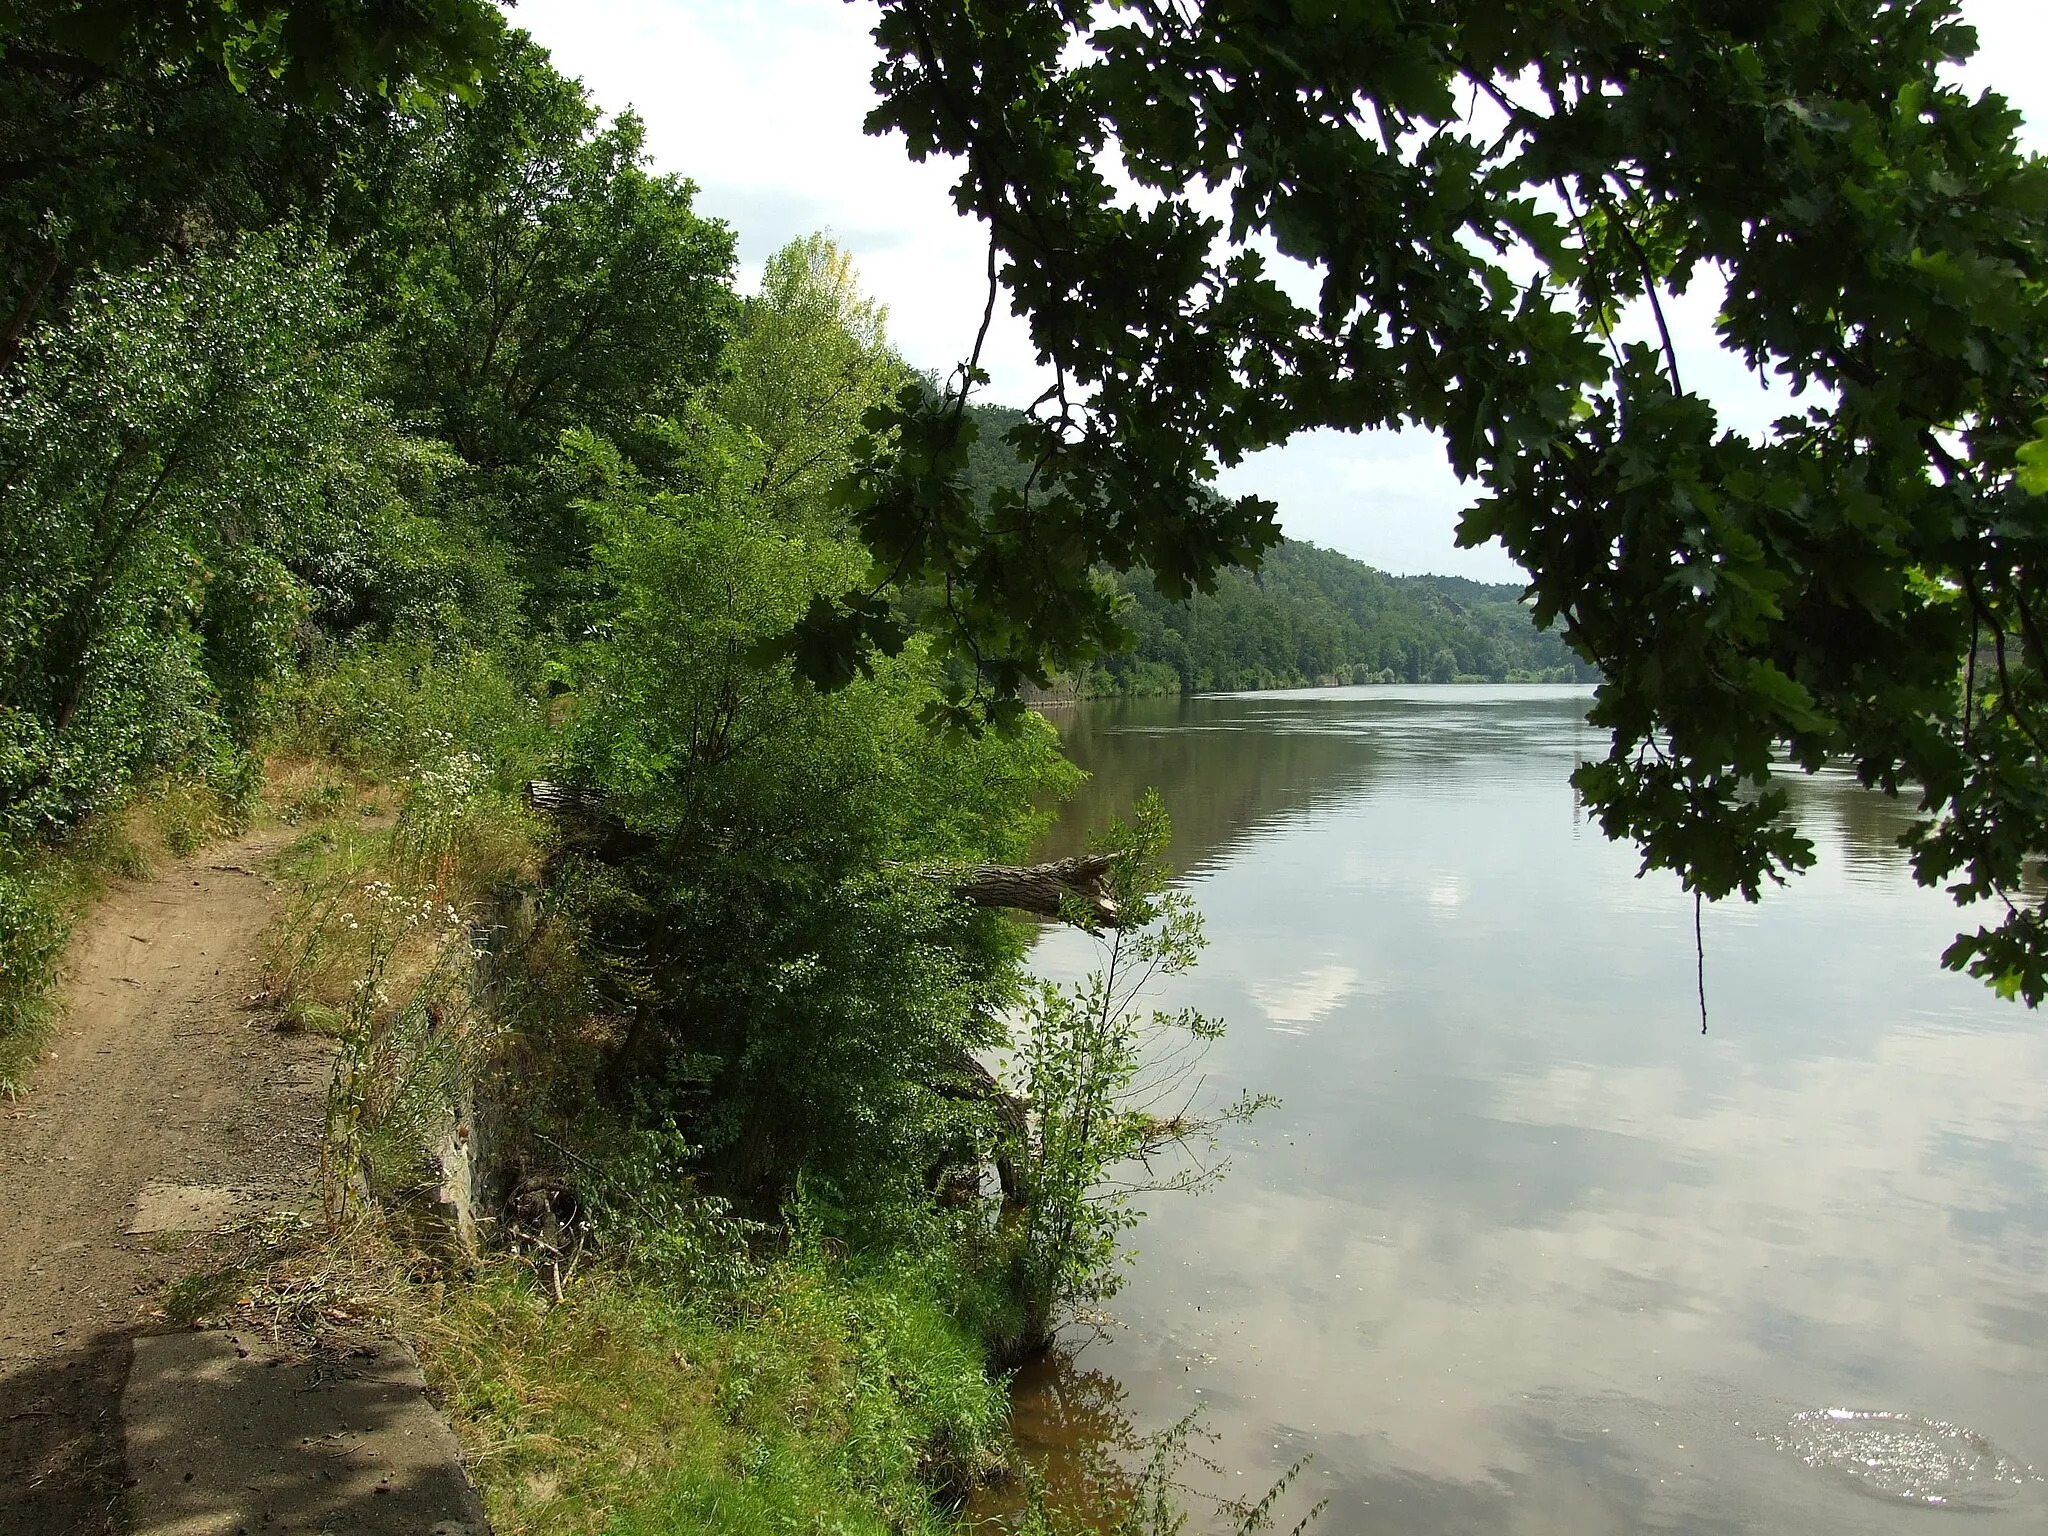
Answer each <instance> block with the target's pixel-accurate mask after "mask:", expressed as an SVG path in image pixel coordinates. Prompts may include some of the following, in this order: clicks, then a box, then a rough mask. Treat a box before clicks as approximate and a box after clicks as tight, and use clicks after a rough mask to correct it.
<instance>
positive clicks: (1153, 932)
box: [1008, 792, 1268, 1351]
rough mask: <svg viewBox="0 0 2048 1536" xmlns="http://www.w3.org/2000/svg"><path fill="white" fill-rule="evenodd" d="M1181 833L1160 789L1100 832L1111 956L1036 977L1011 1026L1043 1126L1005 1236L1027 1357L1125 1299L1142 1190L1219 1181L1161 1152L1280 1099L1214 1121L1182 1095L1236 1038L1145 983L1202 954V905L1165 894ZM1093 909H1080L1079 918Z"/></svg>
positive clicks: (1034, 1120)
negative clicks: (1126, 1263)
mask: <svg viewBox="0 0 2048 1536" xmlns="http://www.w3.org/2000/svg"><path fill="white" fill-rule="evenodd" d="M1171 835H1172V828H1171V826H1170V825H1169V823H1168V821H1167V817H1166V810H1165V807H1164V806H1163V805H1162V803H1161V802H1160V800H1159V797H1158V795H1157V794H1156V793H1150V792H1148V793H1147V794H1146V795H1145V796H1144V797H1143V798H1142V799H1141V800H1140V801H1139V802H1138V806H1137V810H1136V814H1135V815H1134V817H1133V818H1132V820H1131V821H1130V822H1128V823H1124V822H1115V823H1112V824H1111V826H1110V827H1109V828H1108V830H1107V831H1105V832H1104V833H1102V834H1101V836H1100V837H1099V838H1098V839H1097V841H1096V851H1097V852H1101V853H1106V854H1108V855H1109V856H1110V858H1111V861H1112V862H1111V865H1110V878H1109V893H1110V896H1111V899H1112V900H1113V901H1114V902H1115V903H1116V907H1117V911H1118V913H1119V915H1120V919H1121V920H1120V922H1119V924H1118V926H1117V927H1115V928H1113V929H1110V930H1109V931H1108V932H1107V933H1106V934H1104V935H1103V936H1102V937H1101V941H1100V946H1099V947H1100V949H1101V961H1102V963H1101V965H1100V967H1099V968H1098V969H1097V970H1095V971H1093V972H1091V973H1090V974H1089V975H1088V977H1087V978H1086V979H1085V980H1083V981H1080V982H1077V983H1075V984H1073V985H1071V986H1060V985H1056V984H1054V983H1051V982H1044V981H1039V982H1034V983H1033V984H1032V985H1031V986H1030V987H1029V988H1028V989H1027V991H1026V994H1025V998H1024V1002H1023V1005H1022V1007H1021V1009H1020V1012H1019V1017H1018V1019H1017V1020H1016V1023H1015V1025H1014V1026H1013V1032H1014V1035H1015V1044H1014V1050H1013V1055H1012V1060H1011V1063H1010V1066H1009V1069H1008V1070H1009V1074H1010V1075H1011V1076H1012V1077H1014V1079H1015V1081H1016V1084H1017V1087H1018V1090H1019V1092H1020V1094H1021V1095H1022V1097H1023V1099H1024V1102H1025V1103H1026V1104H1028V1105H1029V1106H1030V1115H1031V1123H1030V1125H1029V1128H1028V1130H1027V1131H1026V1133H1025V1134H1024V1135H1023V1137H1022V1138H1021V1139H1020V1143H1019V1145H1017V1146H1016V1148H1015V1150H1014V1153H1013V1155H1014V1156H1015V1157H1016V1159H1017V1166H1018V1172H1019V1182H1020V1184H1021V1186H1022V1198H1021V1209H1020V1210H1019V1212H1018V1213H1017V1216H1016V1220H1015V1223H1014V1225H1013V1227H1012V1228H1011V1230H1010V1232H1009V1233H1008V1240H1009V1241H1010V1243H1011V1244H1012V1245H1013V1249H1014V1255H1015V1257H1014V1263H1015V1265H1016V1268H1017V1272H1018V1292H1019V1295H1020V1296H1021V1298H1022V1300H1023V1304H1024V1311H1025V1334H1024V1344H1025V1348H1026V1349H1027V1350H1034V1351H1035V1350H1041V1349H1043V1348H1045V1347H1046V1346H1047V1345H1049V1344H1050V1343H1051V1342H1052V1339H1053V1336H1054V1334H1055V1333H1056V1332H1057V1330H1058V1329H1059V1328H1060V1327H1061V1325H1063V1324H1065V1323H1067V1322H1069V1321H1071V1320H1072V1319H1073V1317H1074V1315H1075V1314H1076V1313H1077V1312H1078V1311H1080V1310H1081V1309H1083V1308H1086V1307H1089V1306H1091V1305H1093V1304H1094V1303H1097V1302H1100V1301H1104V1300H1107V1299H1108V1298H1109V1297H1111V1296H1113V1295H1115V1294H1116V1292H1117V1290H1118V1288H1119V1286H1120V1284H1121V1282H1122V1274H1121V1269H1122V1263H1123V1258H1124V1254H1123V1250H1122V1238H1123V1234H1124V1233H1125V1232H1127V1231H1128V1230H1130V1228H1132V1227H1133V1226H1135V1225H1136V1224H1137V1221H1138V1215H1137V1213H1136V1212H1134V1211H1133V1210H1132V1209H1131V1205H1130V1201H1131V1198H1132V1197H1133V1196H1134V1195H1135V1194H1137V1193H1138V1192H1140V1191H1141V1190H1163V1189H1182V1190H1185V1189H1192V1188H1195V1187H1197V1186H1199V1185H1200V1184H1202V1183H1204V1182H1207V1181H1208V1179H1209V1178H1211V1177H1213V1175H1214V1173H1215V1172H1216V1170H1215V1169H1213V1168H1210V1169H1205V1168H1203V1167H1202V1166H1201V1165H1200V1164H1199V1163H1190V1164H1188V1165H1186V1166H1183V1167H1181V1168H1179V1169H1177V1170H1175V1171H1173V1172H1171V1173H1168V1174H1165V1175H1163V1176H1156V1177H1155V1176H1154V1174H1153V1159H1154V1158H1155V1157H1162V1156H1164V1157H1172V1156H1174V1155H1175V1153H1176V1152H1178V1151H1180V1150H1182V1149H1183V1148H1184V1147H1185V1144H1186V1143H1188V1142H1189V1141H1190V1139H1191V1138H1198V1137H1199V1138H1208V1137H1211V1136H1212V1133H1213V1131H1214V1128H1215V1126H1216V1125H1217V1124H1218V1123H1219V1122H1220V1121H1222V1120H1244V1119H1248V1118H1250V1117H1251V1116H1252V1115H1253V1114H1255V1113H1256V1112H1257V1111H1258V1110H1259V1109H1261V1108H1263V1107H1265V1104H1266V1103H1267V1102H1268V1101H1266V1100H1261V1099H1254V1098H1251V1097H1246V1098H1244V1099H1241V1100H1240V1101H1238V1102H1237V1103H1236V1104H1233V1105H1231V1106H1229V1107H1227V1108H1226V1109H1225V1110H1223V1111H1222V1112H1221V1114H1218V1115H1211V1116H1208V1117H1206V1118H1203V1119H1191V1118H1189V1116H1188V1109H1189V1106H1188V1105H1186V1104H1175V1103H1171V1102H1169V1097H1170V1096H1171V1095H1173V1094H1174V1093H1175V1092H1176V1091H1177V1090H1178V1089H1179V1088H1181V1087H1183V1086H1184V1084H1185V1080H1186V1078H1187V1077H1188V1075H1189V1073H1190V1071H1191V1069H1192V1067H1193V1065H1194V1064H1195V1063H1197V1062H1198V1061H1199V1060H1200V1057H1201V1054H1202V1052H1203V1051H1204V1050H1205V1049H1206V1047H1207V1046H1208V1045H1209V1044H1210V1043H1211V1042H1213V1041H1215V1040H1217V1039H1219V1038H1221V1036H1222V1033H1223V1026H1222V1025H1221V1024H1220V1023H1219V1022H1218V1021H1217V1020H1215V1019H1212V1018H1208V1017H1206V1016H1205V1015H1203V1014H1202V1013H1200V1012H1198V1011H1196V1010H1195V1009H1192V1008H1182V1009H1179V1010H1177V1011H1173V1012H1168V1011H1166V1010H1163V1009H1159V1008H1151V1007H1147V1006H1145V994H1146V992H1147V990H1148V989H1149V988H1150V987H1151V986H1152V985H1153V984H1154V983H1155V982H1157V981H1158V980H1160V979H1162V978H1166V977H1173V976H1178V975H1181V974H1182V973H1184V972H1185V971H1187V970H1188V969H1189V968H1190V967H1192V966H1193V965H1194V963H1195V960H1196V958H1197V956H1199V955H1200V953H1201V951H1202V946H1203V938H1202V920H1201V914H1200V913H1199V912H1197V911H1196V910H1195V906H1194V903H1193V901H1192V900H1191V899H1190V898H1189V896H1188V895H1187V893H1186V892H1185V891H1174V890H1170V889H1168V888H1167V881H1168V879H1169V877H1170V871H1169V870H1168V869H1167V867H1166V865H1165V863H1164V861H1163V858H1162V855H1163V854H1164V852H1165V850H1166V844H1167V840H1168V839H1169V838H1170V837H1171ZM1085 916H1086V912H1085V909H1083V908H1082V907H1079V906H1077V907H1076V909H1075V910H1074V912H1073V920H1074V921H1076V922H1081V921H1082V920H1083V919H1084V917H1085ZM1084 925H1085V924H1084ZM1162 1110H1165V1111H1168V1112H1169V1113H1167V1114H1162V1113H1161V1111H1162Z"/></svg>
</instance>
